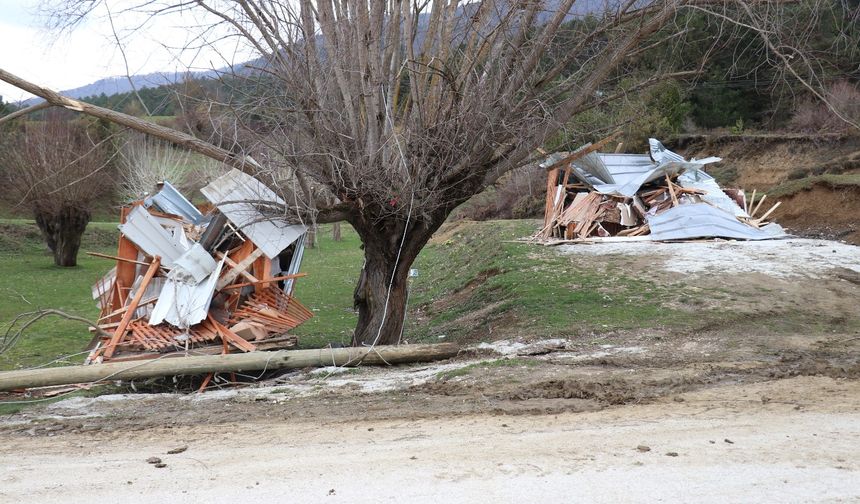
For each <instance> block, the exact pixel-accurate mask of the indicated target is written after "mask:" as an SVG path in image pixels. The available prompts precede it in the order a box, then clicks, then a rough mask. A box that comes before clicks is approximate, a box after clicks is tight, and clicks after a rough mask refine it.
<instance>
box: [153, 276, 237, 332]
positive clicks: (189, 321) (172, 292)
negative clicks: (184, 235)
mask: <svg viewBox="0 0 860 504" xmlns="http://www.w3.org/2000/svg"><path fill="white" fill-rule="evenodd" d="M223 266H224V261H223V260H222V261H221V262H219V263H218V265H217V266H216V267H215V271H213V272H212V274H211V275H209V276H208V277H206V279H205V280H204V281H202V282H200V283H199V284H197V285H191V284H187V283H184V282H180V281H178V280H175V279H173V278H167V279H166V281H165V282H164V288H162V289H161V294H160V295H159V297H158V301H157V302H156V303H155V308H153V310H152V315H151V316H150V318H149V325H158V324H160V323H162V322H164V321H167V322H168V323H170V324H171V325H174V326H176V327H179V328H180V329H187V328H189V327H191V326H193V325H194V324H197V323H200V322H202V321H203V320H204V319H205V318H206V314H207V313H208V312H209V303H211V302H212V295H213V294H214V293H215V285H216V284H217V283H218V277H219V276H220V275H221V268H222V267H223Z"/></svg>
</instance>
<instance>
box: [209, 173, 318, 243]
mask: <svg viewBox="0 0 860 504" xmlns="http://www.w3.org/2000/svg"><path fill="white" fill-rule="evenodd" d="M201 192H202V193H203V195H204V196H206V198H208V199H209V201H211V202H212V203H213V204H214V205H215V206H217V207H218V209H219V210H220V211H221V212H222V213H224V215H226V216H227V218H228V219H229V220H230V222H232V223H233V225H235V226H236V227H237V228H238V229H239V230H240V231H241V232H242V233H244V234H245V236H247V237H248V238H250V240H251V241H252V242H254V244H255V245H256V246H257V247H258V248H260V249H261V250H262V251H263V253H264V254H265V255H266V257H268V258H269V259H274V258H275V257H277V255H278V254H279V253H280V252H281V251H282V250H284V249H285V248H287V247H288V246H289V245H290V244H291V243H293V242H294V241H296V240H297V239H298V238H299V237H300V236H301V235H302V234H303V233H304V232H305V231H307V227H305V226H303V225H295V224H290V223H289V222H287V221H286V220H285V219H284V218H283V217H282V215H283V211H284V209H285V208H286V203H285V202H284V200H282V199H281V198H280V197H278V195H277V194H275V193H274V191H272V190H271V189H269V188H268V187H266V186H265V184H263V183H262V182H260V181H259V180H257V179H255V178H254V177H252V176H250V175H248V174H246V173H243V172H241V171H239V170H236V169H233V170H231V171H230V172H228V173H226V174H225V175H222V176H221V177H218V178H217V179H215V180H214V181H212V183H210V184H209V185H207V186H206V187H204V188H203V189H201ZM279 214H280V215H279Z"/></svg>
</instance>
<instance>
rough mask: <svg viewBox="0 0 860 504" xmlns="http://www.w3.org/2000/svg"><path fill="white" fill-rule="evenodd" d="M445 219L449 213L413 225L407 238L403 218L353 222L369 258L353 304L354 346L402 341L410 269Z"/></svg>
mask: <svg viewBox="0 0 860 504" xmlns="http://www.w3.org/2000/svg"><path fill="white" fill-rule="evenodd" d="M444 222H445V216H444V215H440V216H434V220H433V222H431V223H427V222H423V223H414V224H411V225H410V227H409V231H408V232H407V233H406V239H405V240H403V239H402V237H403V222H402V221H401V220H395V219H390V220H386V221H382V222H376V223H371V224H370V225H362V223H355V222H354V223H353V227H355V228H356V231H357V232H358V235H359V236H360V237H361V241H362V243H363V248H364V260H365V263H364V268H363V269H362V271H361V276H360V277H359V279H358V285H357V286H356V287H355V292H354V294H353V306H354V307H355V309H356V310H358V323H357V324H356V328H355V333H354V334H353V345H371V344H377V345H396V344H398V343H399V342H400V336H401V335H402V333H403V320H404V318H405V317H404V315H405V314H406V308H407V307H406V300H407V288H408V281H409V268H411V267H412V264H413V263H414V262H415V259H416V258H417V257H418V253H419V252H420V251H421V249H422V248H423V247H424V245H425V244H426V243H427V241H428V240H429V239H430V237H431V236H432V235H433V233H434V232H435V231H436V230H437V229H438V228H439V226H441V225H442V223H444ZM401 241H402V248H401ZM392 272H394V274H393V275H392ZM389 289H390V292H389ZM386 305H387V306H386Z"/></svg>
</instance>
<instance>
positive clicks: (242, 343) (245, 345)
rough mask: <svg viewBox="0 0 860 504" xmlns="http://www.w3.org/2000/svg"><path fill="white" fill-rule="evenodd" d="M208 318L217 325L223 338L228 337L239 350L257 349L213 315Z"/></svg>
mask: <svg viewBox="0 0 860 504" xmlns="http://www.w3.org/2000/svg"><path fill="white" fill-rule="evenodd" d="M207 320H208V321H209V323H210V324H212V325H213V326H214V327H215V329H216V330H217V331H218V334H220V335H221V337H222V338H224V339H226V340H227V341H228V342H229V343H230V344H231V345H233V346H235V347H236V348H238V349H239V350H242V351H243V352H253V351H254V350H256V349H257V347H256V346H254V344H253V343H251V342H249V341H247V340H246V339H245V338H243V337H241V336H239V335H238V334H236V333H234V332H233V331H231V330H230V329H229V328H228V327H227V326H225V325H223V324H220V323H219V322H218V321H217V320H215V319H214V318H212V316H211V315H209V316H208V317H207Z"/></svg>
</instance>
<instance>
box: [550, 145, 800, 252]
mask: <svg viewBox="0 0 860 504" xmlns="http://www.w3.org/2000/svg"><path fill="white" fill-rule="evenodd" d="M612 138H613V137H610V138H607V139H605V140H603V141H601V142H598V143H597V144H594V145H591V144H589V145H586V146H583V147H581V148H580V149H578V150H576V151H575V152H573V153H571V154H566V155H555V156H551V157H550V158H549V159H548V160H547V162H545V163H544V165H542V166H543V167H544V168H546V169H547V186H546V204H545V211H544V222H543V225H542V227H541V229H540V230H539V231H538V232H537V233H536V234H535V236H534V237H533V238H535V239H539V240H544V241H549V240H554V241H559V240H564V241H580V240H594V239H601V238H610V237H642V238H639V239H655V240H664V239H670V240H671V239H688V238H709V237H726V238H736V239H749V240H756V239H767V238H776V237H780V236H784V233H783V232H782V229H781V228H780V227H779V226H778V225H776V224H773V223H770V222H768V221H767V218H768V217H769V216H770V215H771V213H772V212H773V211H774V210H775V209H776V208H777V207H778V206H779V203H778V202H777V203H776V204H775V205H773V206H772V207H771V208H770V209H769V210H767V211H765V212H763V213H761V214H760V212H759V211H760V210H763V208H764V207H763V204H764V201H765V199H766V196H761V198H759V199H758V200H756V193H755V191H753V194H752V196H751V197H750V198H747V197H746V195H745V194H744V191H743V190H741V189H725V190H724V189H722V188H721V187H719V185H717V183H716V181H714V179H713V178H712V177H710V176H709V175H708V174H707V173H705V172H704V170H703V168H702V167H703V166H704V164H707V163H711V162H716V161H720V158H707V159H703V160H692V161H687V160H685V159H684V158H683V157H681V156H680V155H678V154H675V153H674V152H672V151H669V150H668V149H666V148H665V147H664V146H663V145H662V144H661V143H660V142H659V141H657V140H654V139H651V152H650V153H649V154H645V155H637V154H619V153H617V152H616V153H611V154H609V153H598V152H597V150H598V149H600V148H601V147H602V146H603V145H605V144H606V143H608V141H610V140H611V139H612ZM759 214H760V216H759V217H757V215H759Z"/></svg>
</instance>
